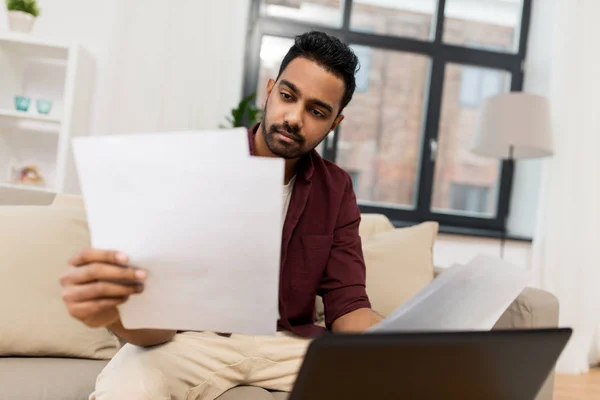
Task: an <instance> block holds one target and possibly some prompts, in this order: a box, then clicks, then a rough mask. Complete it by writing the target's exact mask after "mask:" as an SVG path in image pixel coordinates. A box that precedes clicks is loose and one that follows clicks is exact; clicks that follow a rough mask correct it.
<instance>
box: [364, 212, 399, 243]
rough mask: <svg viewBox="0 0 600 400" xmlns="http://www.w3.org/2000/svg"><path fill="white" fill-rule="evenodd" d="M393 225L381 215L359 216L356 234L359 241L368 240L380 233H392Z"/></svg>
mask: <svg viewBox="0 0 600 400" xmlns="http://www.w3.org/2000/svg"><path fill="white" fill-rule="evenodd" d="M393 230H394V225H392V223H391V222H390V220H389V219H388V218H387V217H386V216H385V215H383V214H362V215H361V216H360V226H359V227H358V234H359V235H360V237H361V239H362V240H363V241H364V240H368V239H369V238H370V237H372V236H374V235H376V234H378V233H380V232H387V231H393Z"/></svg>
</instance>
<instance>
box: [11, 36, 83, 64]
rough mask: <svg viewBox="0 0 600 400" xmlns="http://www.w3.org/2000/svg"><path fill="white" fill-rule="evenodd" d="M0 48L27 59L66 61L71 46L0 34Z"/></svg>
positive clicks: (40, 39) (34, 38) (39, 39)
mask: <svg viewBox="0 0 600 400" xmlns="http://www.w3.org/2000/svg"><path fill="white" fill-rule="evenodd" d="M0 46H2V47H6V48H7V49H9V50H10V51H14V52H16V53H19V54H20V55H22V56H24V57H27V58H48V59H58V60H66V59H67V58H68V55H69V49H70V48H71V47H72V44H69V43H60V42H57V41H54V40H47V39H43V38H38V37H36V36H34V35H28V34H18V33H1V34H0Z"/></svg>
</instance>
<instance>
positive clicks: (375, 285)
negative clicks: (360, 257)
mask: <svg viewBox="0 0 600 400" xmlns="http://www.w3.org/2000/svg"><path fill="white" fill-rule="evenodd" d="M437 232H438V224H437V223H434V222H426V223H423V224H420V225H416V226H413V227H410V228H398V229H393V230H391V231H384V232H379V233H377V234H375V235H373V236H371V237H370V238H368V239H366V240H364V241H363V253H364V257H365V263H366V266H367V294H368V295H369V299H370V300H371V304H372V307H373V310H375V311H376V312H378V313H380V314H382V315H383V316H387V315H389V314H390V313H391V312H392V311H394V310H395V309H396V308H397V307H398V306H399V305H401V304H402V303H404V302H405V301H407V300H408V299H410V298H411V297H412V296H413V295H415V294H416V293H417V292H419V291H420V290H421V289H423V288H424V287H425V286H427V285H428V284H429V283H430V282H431V281H432V280H433V244H434V241H435V237H436V235H437Z"/></svg>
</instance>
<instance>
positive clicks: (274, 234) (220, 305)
mask: <svg viewBox="0 0 600 400" xmlns="http://www.w3.org/2000/svg"><path fill="white" fill-rule="evenodd" d="M74 151H75V158H76V163H77V169H78V173H79V176H80V181H81V187H82V192H83V196H84V199H85V203H86V210H87V213H88V219H89V226H90V233H91V237H92V245H93V246H94V247H96V248H102V249H115V250H120V251H123V252H125V253H127V254H128V255H129V256H130V257H131V264H132V265H135V266H139V267H142V268H144V269H146V270H148V272H149V277H148V280H147V283H146V286H145V291H144V292H143V293H142V294H140V295H136V296H132V297H131V298H130V300H129V301H128V302H127V303H125V304H123V305H122V306H120V314H121V319H122V322H123V325H124V326H125V327H126V328H129V329H141V328H157V329H177V330H194V331H200V330H210V331H217V332H231V333H244V334H262V335H269V334H274V333H275V332H276V324H277V318H278V288H279V262H280V260H279V257H280V245H281V218H282V216H281V214H282V212H281V211H282V207H283V200H282V196H281V190H282V182H283V170H284V161H283V160H281V159H267V158H258V157H250V156H249V150H248V141H247V136H246V131H245V130H244V131H243V135H242V132H241V131H232V132H228V131H218V132H217V133H215V132H201V133H177V134H169V135H135V136H127V137H125V136H123V137H116V136H115V137H86V138H79V139H76V140H74Z"/></svg>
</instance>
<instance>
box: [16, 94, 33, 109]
mask: <svg viewBox="0 0 600 400" xmlns="http://www.w3.org/2000/svg"><path fill="white" fill-rule="evenodd" d="M30 103H31V99H30V98H29V97H25V96H15V108H16V109H17V110H18V111H23V112H27V111H28V110H29V104H30Z"/></svg>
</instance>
